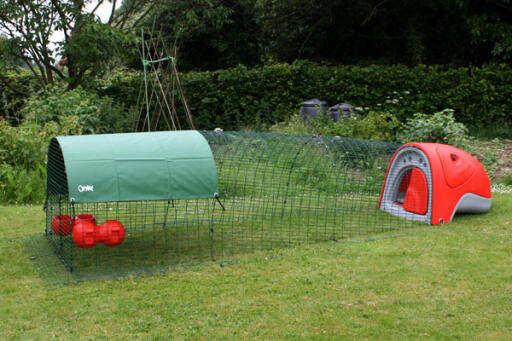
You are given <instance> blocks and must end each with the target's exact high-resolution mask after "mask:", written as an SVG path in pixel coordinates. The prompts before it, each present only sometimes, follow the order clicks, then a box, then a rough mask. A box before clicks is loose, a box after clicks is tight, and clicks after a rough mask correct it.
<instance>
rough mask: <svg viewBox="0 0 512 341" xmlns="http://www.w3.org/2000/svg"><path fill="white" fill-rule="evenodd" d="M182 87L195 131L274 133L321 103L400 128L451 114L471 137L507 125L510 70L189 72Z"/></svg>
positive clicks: (287, 67)
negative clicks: (377, 114)
mask: <svg viewBox="0 0 512 341" xmlns="http://www.w3.org/2000/svg"><path fill="white" fill-rule="evenodd" d="M182 81H183V84H184V87H185V90H186V93H187V96H188V100H189V103H190V106H191V111H192V115H193V116H194V122H195V123H196V126H197V127H199V128H201V129H213V128H216V127H221V128H223V129H225V130H229V129H232V130H236V129H239V128H240V127H245V126H251V125H254V124H259V125H263V126H264V125H267V126H269V125H273V124H275V123H277V122H281V121H284V120H286V119H287V118H289V117H291V116H293V115H294V114H295V113H297V112H298V111H299V107H300V103H301V102H303V101H305V100H308V99H311V98H320V99H323V100H326V101H327V102H328V103H329V104H330V105H334V104H336V103H340V102H346V103H351V104H353V105H356V106H361V107H365V108H366V107H367V108H371V109H372V110H379V111H386V112H389V113H391V114H393V115H394V116H396V118H397V119H398V120H399V121H401V122H403V121H405V119H406V118H408V117H411V116H412V115H413V114H414V113H416V112H427V113H429V112H437V111H440V110H442V109H444V108H446V107H449V108H452V109H454V110H455V118H456V120H457V121H459V122H461V123H464V124H466V125H467V126H468V127H470V128H476V129H478V127H479V126H486V125H489V124H490V123H493V122H507V121H510V110H508V109H507V108H508V107H510V105H511V104H512V102H511V101H512V87H510V84H511V82H512V69H511V68H510V67H509V66H506V65H502V66H486V67H483V68H477V67H471V68H458V69H452V68H446V67H442V66H424V65H423V66H417V67H408V66H405V65H395V66H377V65H372V66H367V67H360V66H343V65H339V66H325V65H319V64H315V63H311V62H304V61H298V62H295V63H293V64H275V65H270V66H266V67H262V68H254V69H248V68H246V67H243V66H239V67H236V68H233V69H227V70H218V71H215V72H208V71H207V72H189V73H186V74H184V75H183V76H182Z"/></svg>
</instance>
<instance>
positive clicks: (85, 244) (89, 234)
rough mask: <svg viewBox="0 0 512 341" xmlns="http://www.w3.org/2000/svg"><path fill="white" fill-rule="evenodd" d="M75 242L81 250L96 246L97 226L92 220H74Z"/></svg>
mask: <svg viewBox="0 0 512 341" xmlns="http://www.w3.org/2000/svg"><path fill="white" fill-rule="evenodd" d="M72 229H73V232H72V233H73V241H74V242H75V244H76V246H78V247H80V248H84V249H87V248H91V247H95V246H96V224H95V223H93V222H92V220H91V219H84V220H76V219H75V220H74V221H73V225H72Z"/></svg>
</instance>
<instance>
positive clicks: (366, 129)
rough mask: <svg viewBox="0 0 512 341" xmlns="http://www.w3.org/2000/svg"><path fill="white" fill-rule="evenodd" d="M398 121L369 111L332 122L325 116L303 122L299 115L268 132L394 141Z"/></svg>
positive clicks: (391, 116) (380, 112) (382, 112)
mask: <svg viewBox="0 0 512 341" xmlns="http://www.w3.org/2000/svg"><path fill="white" fill-rule="evenodd" d="M398 125H399V122H398V120H397V119H396V117H394V116H393V115H392V114H390V113H388V112H384V111H370V112H369V113H368V114H366V115H359V116H356V117H355V118H352V119H349V120H340V121H338V122H333V121H332V120H330V119H329V118H328V117H327V116H324V117H317V118H315V119H309V120H308V121H307V122H304V120H303V119H302V118H300V117H299V115H295V116H293V117H292V118H291V119H288V120H286V121H284V122H281V123H277V124H275V125H273V126H272V127H271V128H270V130H271V131H273V132H277V133H286V134H315V135H324V136H340V137H352V138H360V139H367V140H381V141H395V139H396V129H397V127H398Z"/></svg>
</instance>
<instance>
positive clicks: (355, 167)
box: [46, 131, 412, 278]
mask: <svg viewBox="0 0 512 341" xmlns="http://www.w3.org/2000/svg"><path fill="white" fill-rule="evenodd" d="M201 134H202V135H203V136H204V138H205V139H206V140H207V141H208V144H209V145H210V148H211V150H212V152H213V156H214V159H215V165H216V168H217V173H218V181H219V193H218V196H217V197H216V198H215V199H213V198H211V199H193V200H159V201H126V202H99V203H73V202H71V201H70V198H69V195H68V193H67V185H66V184H65V183H64V182H65V178H66V174H65V169H64V168H65V167H64V162H63V160H62V158H61V157H59V156H58V153H53V154H51V155H52V158H50V156H49V161H48V172H49V176H48V195H47V220H46V236H47V238H48V240H49V242H50V244H51V245H52V246H53V247H54V249H55V252H56V254H57V255H58V256H59V257H60V258H61V259H62V260H63V262H64V264H65V265H66V267H67V268H68V269H69V270H72V271H73V273H74V274H76V276H79V277H80V276H81V277H82V278H93V277H94V278H96V277H97V278H103V277H107V278H108V277H112V276H116V277H118V276H126V275H138V274H146V273H149V274H153V273H158V272H161V271H164V272H165V271H167V270H168V269H169V267H172V266H174V265H176V264H184V263H189V262H194V261H198V260H205V259H214V260H218V261H225V260H230V259H232V258H233V257H235V256H236V255H237V254H242V253H249V252H253V251H258V250H270V249H274V248H278V247H287V246H293V245H299V244H304V243H312V242H318V241H327V240H342V239H344V238H348V237H352V236H357V235H367V234H371V233H375V232H382V231H389V230H392V229H398V228H401V227H405V226H408V225H410V224H412V223H411V222H410V221H408V220H405V219H401V218H398V217H396V216H394V215H392V214H389V213H387V212H384V211H381V210H380V209H379V208H378V205H379V196H380V192H381V189H382V185H383V182H384V179H385V176H386V169H387V167H388V164H389V161H390V159H391V156H392V155H393V153H394V152H395V150H396V149H397V148H398V147H399V146H398V145H396V144H391V143H384V142H376V141H363V140H355V139H347V138H339V137H322V136H311V135H283V134H269V133H241V132H209V131H204V132H201ZM53 147H54V148H57V146H53ZM169 148H172V146H169ZM91 216H92V218H91ZM80 217H88V219H93V220H94V223H93V224H92V223H91V224H90V226H94V228H92V227H91V230H90V231H86V230H87V226H89V225H87V224H82V225H78V226H79V227H77V225H76V224H78V221H79V218H80ZM112 221H114V222H119V223H120V224H122V226H123V236H122V237H123V238H122V239H123V240H122V241H121V242H120V243H117V242H116V243H114V242H111V243H109V242H107V239H108V238H107V237H105V236H103V235H102V234H103V233H104V232H102V231H103V230H102V229H103V228H100V227H101V226H104V227H105V226H107V225H109V224H111V223H108V222H112ZM105 224H106V225H105ZM116 226H117V225H116ZM106 230H108V228H106ZM108 231H111V230H108ZM79 233H81V234H80V236H79ZM87 233H89V234H90V238H92V239H90V240H89V241H87V242H86V235H87ZM102 236H103V237H102ZM78 237H83V240H82V239H80V238H78ZM80 243H82V244H80ZM87 243H89V244H87ZM91 244H94V245H92V246H91Z"/></svg>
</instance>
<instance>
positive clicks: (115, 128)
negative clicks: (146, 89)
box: [21, 87, 133, 134]
mask: <svg viewBox="0 0 512 341" xmlns="http://www.w3.org/2000/svg"><path fill="white" fill-rule="evenodd" d="M21 113H22V115H23V116H24V117H25V120H28V121H32V122H35V123H36V124H37V125H38V126H39V127H42V126H44V125H45V124H46V123H48V122H52V121H53V122H57V123H60V122H61V120H62V119H63V118H65V117H70V116H76V117H77V118H78V124H79V126H80V127H81V129H82V131H83V132H84V133H86V134H93V133H113V132H125V131H131V129H132V128H133V124H132V121H131V119H130V118H129V115H128V114H127V112H126V110H125V108H124V107H123V106H121V105H118V104H116V103H114V101H113V100H112V98H110V97H108V96H103V97H100V96H99V95H98V94H97V93H95V92H92V91H86V90H84V89H82V88H77V89H74V90H71V91H64V90H63V89H61V88H58V87H52V88H47V89H45V90H44V91H41V92H39V93H37V94H36V95H34V96H32V97H30V98H29V99H28V101H27V102H26V104H25V106H24V107H23V108H22V109H21Z"/></svg>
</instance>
